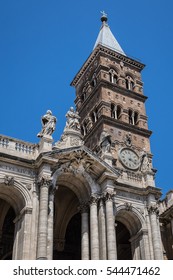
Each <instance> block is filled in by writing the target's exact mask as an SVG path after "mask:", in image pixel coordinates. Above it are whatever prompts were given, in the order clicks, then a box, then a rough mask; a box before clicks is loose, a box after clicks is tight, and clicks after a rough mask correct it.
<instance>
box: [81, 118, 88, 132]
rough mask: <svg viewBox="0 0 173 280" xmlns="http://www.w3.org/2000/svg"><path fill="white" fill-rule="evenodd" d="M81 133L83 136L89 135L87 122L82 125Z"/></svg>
mask: <svg viewBox="0 0 173 280" xmlns="http://www.w3.org/2000/svg"><path fill="white" fill-rule="evenodd" d="M81 133H82V135H83V136H85V135H86V134H87V124H86V121H84V122H83V124H82V125H81Z"/></svg>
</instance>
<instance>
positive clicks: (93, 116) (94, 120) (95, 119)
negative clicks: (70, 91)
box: [91, 109, 98, 123]
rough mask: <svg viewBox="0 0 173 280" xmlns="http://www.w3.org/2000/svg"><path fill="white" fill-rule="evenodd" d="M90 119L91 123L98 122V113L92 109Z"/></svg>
mask: <svg viewBox="0 0 173 280" xmlns="http://www.w3.org/2000/svg"><path fill="white" fill-rule="evenodd" d="M91 119H92V122H93V123H95V122H96V121H97V120H98V111H97V109H94V110H93V112H92V113H91Z"/></svg>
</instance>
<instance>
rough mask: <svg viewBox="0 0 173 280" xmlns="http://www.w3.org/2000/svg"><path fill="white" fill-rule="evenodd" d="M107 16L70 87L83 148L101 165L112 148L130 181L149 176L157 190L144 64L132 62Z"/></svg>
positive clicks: (114, 163) (116, 163)
mask: <svg viewBox="0 0 173 280" xmlns="http://www.w3.org/2000/svg"><path fill="white" fill-rule="evenodd" d="M107 21H108V18H107V15H106V14H105V13H103V15H102V17H101V22H102V26H101V29H100V32H99V34H98V37H97V40H96V43H95V45H94V48H93V51H92V53H91V54H90V56H89V57H88V59H87V60H86V61H85V63H84V64H83V66H82V67H81V69H80V71H79V72H78V73H77V75H76V76H75V78H74V79H73V81H72V83H71V85H72V86H74V87H75V88H76V100H75V104H76V109H77V111H78V112H79V116H80V122H81V129H82V134H83V138H84V143H85V145H86V146H87V147H88V148H89V149H91V150H92V151H94V152H95V153H97V154H98V155H100V156H101V157H102V158H103V159H104V156H103V152H102V150H103V148H104V143H105V147H106V142H107V144H109V147H110V148H109V153H110V154H111V161H109V163H110V164H111V165H112V166H113V167H115V168H117V169H120V170H121V171H122V170H126V171H127V174H130V175H129V176H136V178H137V179H138V176H139V177H140V178H141V172H142V173H145V174H146V172H147V173H148V174H150V176H149V177H150V180H149V181H150V182H148V183H147V184H148V185H151V186H154V180H153V178H154V173H155V170H154V169H153V168H152V154H151V151H150V140H149V138H150V135H151V133H152V132H151V131H150V130H148V125H147V116H146V111H145V101H146V99H147V97H146V96H145V95H144V94H143V82H142V78H141V71H142V70H143V68H144V66H145V65H144V64H142V63H141V62H139V61H137V60H134V59H132V58H130V57H128V56H127V55H126V54H125V53H124V51H123V50H122V48H121V46H120V45H119V43H118V42H117V40H116V39H115V37H114V35H113V34H112V32H111V30H110V28H109V26H108V23H107Z"/></svg>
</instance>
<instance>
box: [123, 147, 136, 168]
mask: <svg viewBox="0 0 173 280" xmlns="http://www.w3.org/2000/svg"><path fill="white" fill-rule="evenodd" d="M119 158H120V161H121V163H122V164H123V165H124V166H125V167H127V168H129V169H133V170H136V169H138V168H139V165H140V160H139V156H138V155H137V154H136V153H135V152H134V151H133V150H131V149H128V148H123V149H121V150H120V152H119Z"/></svg>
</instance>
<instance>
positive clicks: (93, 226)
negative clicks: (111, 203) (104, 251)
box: [90, 195, 99, 260]
mask: <svg viewBox="0 0 173 280" xmlns="http://www.w3.org/2000/svg"><path fill="white" fill-rule="evenodd" d="M97 203H98V197H97V196H94V195H92V196H91V199H90V238H91V242H90V244H91V260H99V233H98V216H97Z"/></svg>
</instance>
